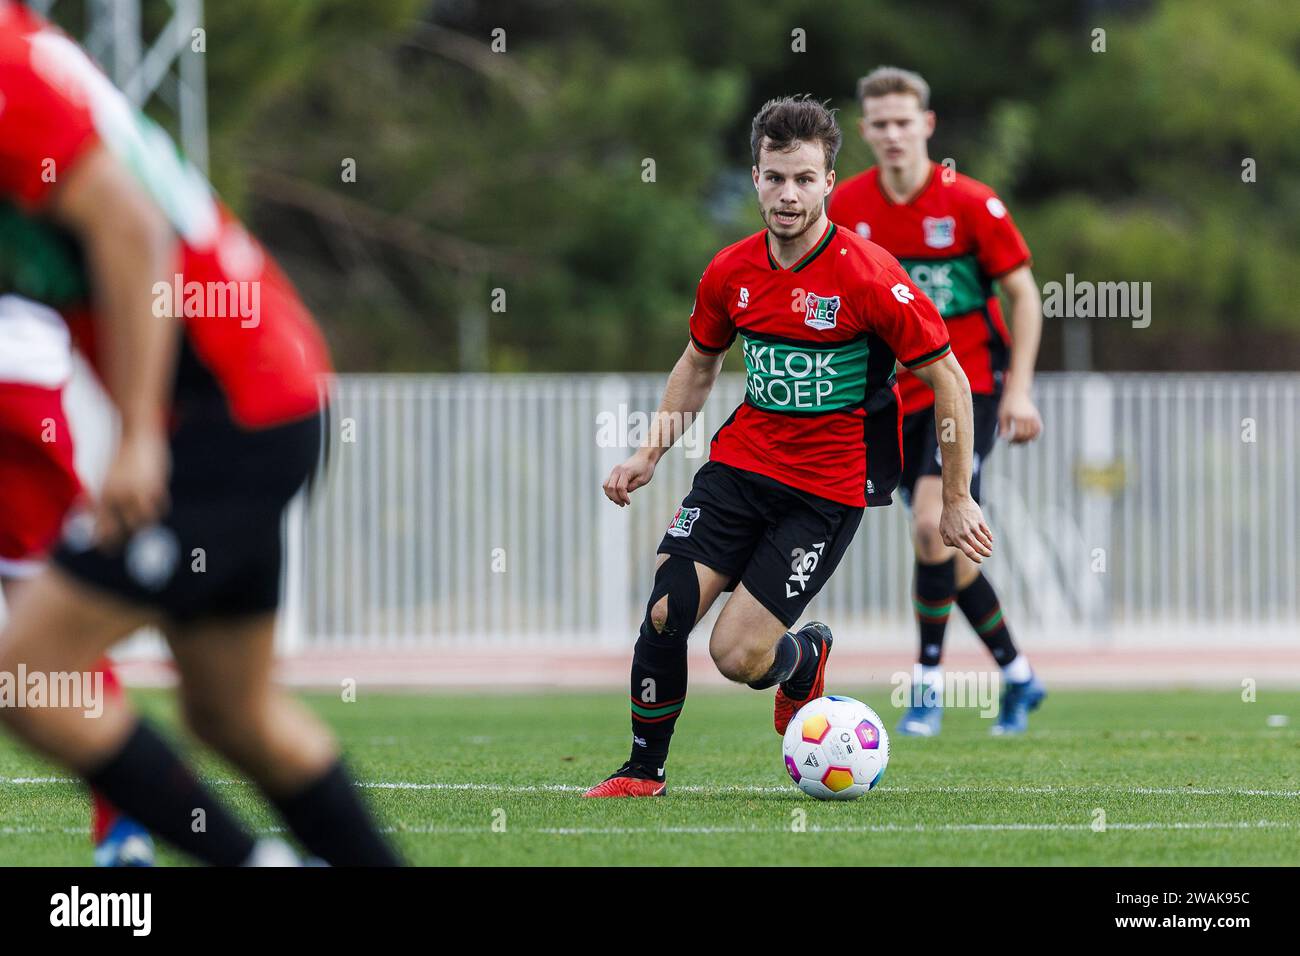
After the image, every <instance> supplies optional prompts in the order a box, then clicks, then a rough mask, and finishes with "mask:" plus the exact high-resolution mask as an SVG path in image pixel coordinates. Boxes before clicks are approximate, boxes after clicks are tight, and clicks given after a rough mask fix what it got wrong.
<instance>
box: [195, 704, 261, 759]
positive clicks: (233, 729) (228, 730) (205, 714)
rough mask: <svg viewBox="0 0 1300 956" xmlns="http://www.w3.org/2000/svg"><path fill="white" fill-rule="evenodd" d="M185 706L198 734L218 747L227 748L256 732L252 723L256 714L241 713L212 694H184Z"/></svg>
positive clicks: (211, 744) (223, 749)
mask: <svg viewBox="0 0 1300 956" xmlns="http://www.w3.org/2000/svg"><path fill="white" fill-rule="evenodd" d="M181 709H182V712H183V714H184V716H185V723H186V725H187V726H188V727H189V728H190V730H191V731H192V732H193V733H194V736H196V737H198V738H199V740H201V741H202V742H203V743H205V744H207V745H208V746H209V747H213V748H215V749H217V750H220V751H227V750H229V749H230V747H231V746H233V745H239V744H241V743H244V742H246V741H248V740H249V739H251V738H252V737H253V736H254V735H253V734H252V733H250V726H249V724H250V721H251V720H252V715H250V714H246V713H237V712H236V711H235V710H234V709H233V708H230V707H226V706H222V704H221V702H220V701H217V700H214V699H213V698H211V697H207V696H202V695H197V694H184V695H183V696H182V702H181Z"/></svg>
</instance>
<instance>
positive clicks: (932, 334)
mask: <svg viewBox="0 0 1300 956" xmlns="http://www.w3.org/2000/svg"><path fill="white" fill-rule="evenodd" d="M879 265H880V271H879V272H878V273H877V274H876V277H875V278H874V279H873V280H871V281H870V282H868V284H867V288H868V290H869V293H868V294H869V299H868V309H867V315H868V317H869V318H868V325H869V326H870V327H871V328H872V330H873V331H874V332H875V333H876V334H877V335H879V336H880V337H881V338H882V339H884V340H885V344H886V345H888V346H889V348H890V349H891V350H892V351H893V353H894V356H895V357H896V358H897V359H898V363H899V364H900V365H902V366H903V367H904V368H909V369H918V368H925V366H927V365H930V364H931V363H933V362H937V361H939V359H941V358H943V357H944V356H945V355H947V354H948V353H949V352H950V351H951V350H952V348H951V346H950V345H949V344H948V326H947V325H946V324H945V323H944V321H943V318H942V317H941V316H940V315H939V310H938V309H936V308H935V306H934V303H933V302H931V301H930V297H929V296H927V295H926V294H925V293H924V292H922V291H921V290H920V289H918V288H917V287H916V285H915V284H914V283H913V282H912V280H911V279H910V278H908V275H907V270H905V269H904V268H903V267H902V266H901V265H899V264H898V260H896V259H894V258H893V257H892V256H890V261H889V262H881V263H879Z"/></svg>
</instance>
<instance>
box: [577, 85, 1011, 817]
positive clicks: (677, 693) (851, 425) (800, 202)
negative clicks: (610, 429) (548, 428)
mask: <svg viewBox="0 0 1300 956" xmlns="http://www.w3.org/2000/svg"><path fill="white" fill-rule="evenodd" d="M750 146H751V151H752V154H753V158H754V166H753V179H754V188H755V190H756V191H757V194H758V202H759V209H760V212H761V214H762V217H763V221H764V223H765V226H766V228H764V229H763V230H762V231H761V232H757V233H755V234H754V235H752V236H749V237H748V238H746V239H742V240H741V241H740V242H737V243H735V244H734V245H731V246H728V247H727V248H726V249H723V250H722V251H721V252H720V253H718V254H717V255H716V256H715V257H714V258H713V261H712V262H710V263H709V266H708V268H707V269H705V270H704V275H703V277H702V278H701V279H700V284H699V288H698V291H697V292H696V297H695V308H694V309H693V311H692V312H691V318H690V343H689V344H688V345H687V346H686V351H685V352H684V353H683V354H682V356H681V358H680V359H678V361H677V364H676V366H675V367H674V368H673V371H672V373H671V375H670V376H669V378H668V384H667V387H666V388H665V390H664V396H663V400H662V402H661V404H660V407H659V412H658V413H657V415H656V416H655V419H654V424H653V426H652V428H651V429H650V433H649V435H648V437H647V440H646V442H645V443H644V444H643V445H642V447H641V448H640V449H639V450H638V451H637V452H636V453H634V454H633V455H632V456H631V457H630V458H628V459H627V461H625V462H624V463H623V464H621V465H618V466H617V467H615V468H614V470H613V471H612V472H611V473H610V476H609V478H608V479H607V480H606V482H605V485H604V491H605V495H606V496H607V497H608V498H609V499H610V500H611V501H613V502H615V503H616V504H618V505H619V506H624V505H628V504H630V503H631V494H632V493H633V492H634V491H636V489H638V488H640V487H642V486H644V485H646V484H647V483H649V481H650V480H651V478H652V477H653V476H654V470H655V465H656V463H657V462H658V461H659V459H660V458H661V457H662V456H663V454H664V453H665V452H666V451H667V450H668V449H669V448H670V447H671V446H672V445H673V443H674V442H675V441H676V440H677V438H678V437H680V435H681V432H682V430H683V425H684V424H685V423H686V421H687V420H688V419H689V418H690V417H692V416H694V415H695V414H696V413H698V412H699V410H700V409H701V408H702V407H703V405H704V402H705V399H706V398H707V397H708V395H709V392H710V390H711V389H712V387H713V383H714V382H715V381H716V379H717V376H718V373H719V371H720V370H721V368H722V360H723V357H724V356H725V354H726V352H727V350H728V349H729V348H730V347H731V345H732V344H733V342H735V340H736V338H737V337H739V338H740V340H741V350H742V352H743V355H744V360H745V369H746V382H745V401H744V403H743V404H741V405H740V406H739V407H737V408H736V409H735V411H733V412H732V413H731V416H730V417H729V418H728V419H727V420H726V422H724V423H723V425H722V427H721V428H720V429H718V432H717V434H715V435H714V436H713V442H712V445H711V447H710V454H709V459H710V460H709V461H708V462H707V463H706V464H705V465H704V466H703V467H702V468H701V469H700V470H699V471H698V472H697V473H696V475H695V480H694V482H693V484H692V487H691V491H690V493H689V494H687V496H686V498H685V500H684V501H683V502H682V505H681V507H680V508H678V509H677V512H676V514H675V515H674V516H673V518H672V521H671V522H670V523H669V525H668V528H667V532H666V534H665V535H664V538H663V541H662V542H661V544H660V545H659V557H658V563H657V568H656V572H655V581H654V586H653V588H652V590H651V593H650V599H649V601H648V603H647V605H646V615H645V620H644V622H643V623H642V625H641V631H640V635H639V637H638V638H637V642H636V647H635V650H634V652H633V658H632V679H631V710H632V750H631V755H630V757H629V759H628V762H627V763H626V764H624V765H623V766H622V767H621V768H620V769H619V770H617V771H615V772H614V774H613V775H611V776H610V777H609V778H608V779H606V780H605V781H604V782H603V783H600V784H598V785H597V786H595V787H593V788H592V789H591V790H589V791H588V792H587V794H586V795H587V796H589V797H649V796H658V795H660V794H662V793H664V792H665V787H666V784H665V775H664V765H665V762H666V761H667V757H668V745H669V741H670V739H671V737H672V733H673V729H674V726H675V725H676V723H677V719H678V717H679V716H680V714H681V711H682V705H683V703H684V702H685V698H686V639H687V636H688V635H689V634H690V632H691V629H692V628H693V627H694V626H695V624H696V623H697V622H698V621H699V619H700V618H701V617H702V616H703V615H704V614H705V613H706V612H707V611H708V610H709V608H710V607H711V606H712V604H713V602H714V601H715V600H716V599H717V598H718V596H719V595H720V594H721V593H722V592H723V591H725V590H733V591H734V594H733V595H732V597H731V598H730V600H728V601H727V604H726V606H725V607H724V608H723V610H722V613H721V615H719V617H718V621H717V623H716V624H715V625H714V628H713V633H712V634H711V635H710V638H709V652H710V654H711V655H712V657H713V660H714V663H715V664H716V665H717V667H718V670H719V671H721V672H722V674H723V675H725V676H726V677H727V678H728V679H730V680H733V681H737V682H739V683H744V684H748V685H749V686H750V687H753V688H755V689H764V688H768V687H772V686H776V687H777V691H776V702H775V716H774V724H775V727H776V731H777V733H778V734H780V733H784V731H785V728H786V725H787V724H789V722H790V719H791V717H793V715H794V713H795V712H796V711H797V709H798V708H799V707H800V706H801V705H802V704H803V703H805V702H806V701H808V700H810V699H812V698H815V697H819V696H821V695H822V693H823V691H824V689H825V675H826V659H827V656H828V654H829V653H830V649H831V640H832V636H831V631H830V628H828V627H827V626H826V625H825V624H821V623H818V622H810V623H808V624H805V625H804V626H803V627H801V628H795V627H794V624H795V622H796V621H797V620H798V618H799V616H800V615H801V613H802V612H803V609H804V608H805V606H806V605H807V604H808V602H809V601H811V600H812V598H813V597H814V596H815V595H816V594H817V592H818V591H820V590H821V588H822V586H823V585H824V584H825V583H826V581H827V579H828V578H829V577H830V575H831V573H832V572H833V571H834V570H835V566H836V565H837V564H838V563H839V561H840V558H841V557H842V556H843V554H844V551H845V549H846V548H847V547H848V545H849V542H850V541H852V539H853V535H854V532H855V531H856V530H857V527H858V523H859V522H860V521H861V518H862V512H863V509H864V508H866V507H867V506H869V505H883V504H888V503H889V501H890V493H891V491H892V490H893V488H894V487H895V485H896V484H897V482H898V477H899V471H900V469H901V465H902V460H901V449H900V439H899V436H900V433H899V423H900V414H899V405H898V393H897V387H896V385H895V382H894V364H895V362H896V361H897V362H899V363H901V364H902V365H904V366H906V367H907V368H910V369H912V370H913V371H914V372H915V374H916V375H917V376H919V377H920V379H921V380H922V381H924V382H925V383H926V384H927V385H929V386H931V387H932V388H933V389H934V392H935V396H936V398H935V415H936V416H937V417H939V418H941V419H950V420H952V421H953V422H954V423H955V426H954V428H953V429H951V434H950V435H949V436H945V441H944V442H942V443H941V446H940V447H941V448H942V450H943V456H944V463H945V465H946V473H945V477H944V494H943V502H944V506H943V512H942V515H941V517H940V529H941V530H940V533H941V534H942V536H943V540H944V541H946V542H947V543H949V544H950V545H952V546H953V547H956V548H959V549H961V550H962V551H963V552H964V553H966V554H967V555H969V556H970V558H971V560H972V561H976V562H978V561H979V560H981V558H983V557H986V556H988V555H989V554H990V553H991V550H990V549H991V547H992V538H991V536H990V534H989V531H988V528H987V527H986V526H985V524H984V520H983V517H982V515H981V514H980V509H979V506H978V505H977V504H976V503H975V502H974V500H972V498H971V496H970V468H971V448H972V441H973V438H972V421H971V407H970V389H969V387H968V386H967V384H966V378H965V376H964V375H963V373H962V371H961V367H960V366H959V365H958V364H957V362H956V360H955V359H953V357H952V355H951V351H950V349H949V345H948V334H947V331H946V329H945V328H944V325H943V322H942V320H941V319H940V317H939V313H938V312H937V311H936V310H935V308H934V306H933V305H932V304H931V303H930V301H929V300H928V299H927V298H926V297H925V295H924V294H922V293H921V292H919V291H918V289H917V288H916V286H915V285H914V284H913V283H912V281H911V280H910V279H909V278H908V276H907V273H906V272H904V271H903V269H902V267H901V266H900V265H899V264H898V262H897V261H896V260H895V259H894V258H893V257H892V256H890V255H889V254H888V253H886V252H885V251H884V250H882V249H881V248H880V247H879V246H876V245H875V244H873V243H871V242H867V241H866V240H864V239H862V238H860V237H859V236H857V235H856V234H854V233H852V232H850V231H849V230H846V229H840V228H838V227H837V226H835V225H834V224H832V223H831V221H830V220H829V219H828V218H827V217H826V211H825V200H826V196H827V195H828V194H829V193H830V191H831V188H832V187H833V186H834V184H835V173H834V171H833V169H834V165H835V156H836V153H837V152H838V151H839V147H840V131H839V127H838V126H836V124H835V118H834V116H833V115H832V114H831V112H830V111H829V110H827V109H826V108H825V107H824V106H822V105H821V104H820V103H817V102H815V101H812V100H809V99H807V98H785V99H777V100H772V101H770V102H769V103H767V104H766V105H765V106H764V107H763V108H762V109H761V110H760V111H759V112H758V114H757V115H756V116H755V117H754V121H753V125H752V131H751V137H750Z"/></svg>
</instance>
